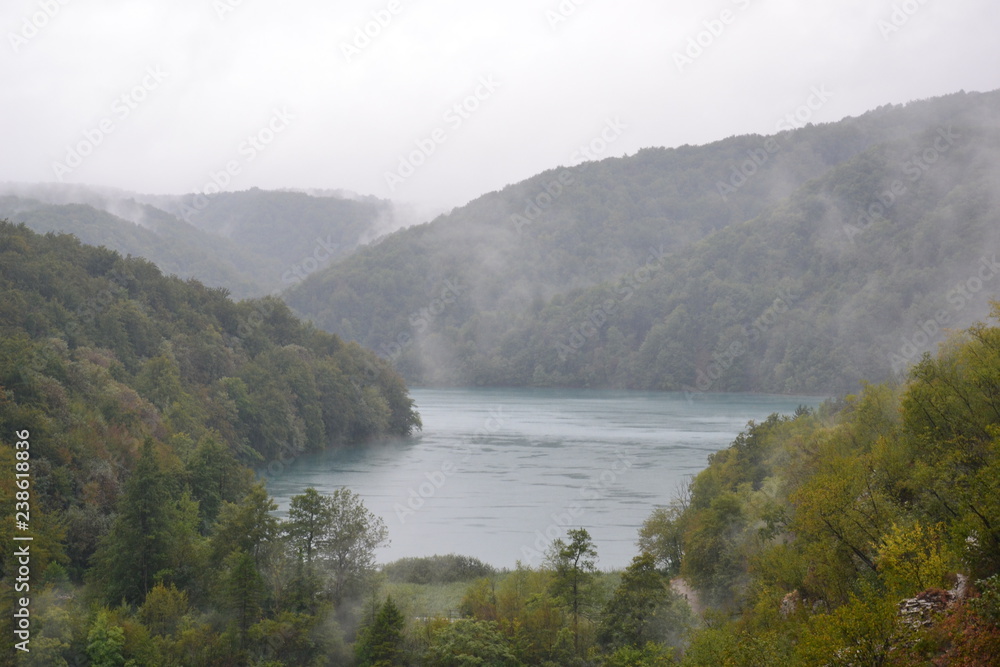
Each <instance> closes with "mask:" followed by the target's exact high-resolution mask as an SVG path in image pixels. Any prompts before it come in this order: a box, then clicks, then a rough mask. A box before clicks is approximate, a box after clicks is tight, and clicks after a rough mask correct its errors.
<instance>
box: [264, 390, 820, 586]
mask: <svg viewBox="0 0 1000 667" xmlns="http://www.w3.org/2000/svg"><path fill="white" fill-rule="evenodd" d="M411 396H412V397H413V398H414V400H415V401H416V405H417V409H418V410H419V411H420V415H421V418H422V419H423V423H424V428H423V431H422V432H420V433H418V434H417V435H415V436H414V437H412V438H406V439H399V440H393V441H390V442H385V443H379V444H374V445H367V446H361V447H351V448H346V447H345V448H337V449H332V450H329V451H326V452H321V453H312V454H307V455H303V456H300V457H298V458H297V459H295V460H294V461H291V462H290V463H289V464H288V465H286V466H282V467H281V469H280V470H278V471H277V472H272V473H270V474H268V475H267V477H266V479H267V485H268V491H269V492H270V493H271V495H272V496H273V497H274V499H275V501H276V502H277V503H278V506H279V514H280V515H281V516H282V517H283V516H284V515H285V513H286V512H287V509H288V504H289V500H290V498H291V497H292V496H294V495H297V494H300V493H302V491H303V490H304V489H306V488H307V487H310V486H312V487H315V488H316V489H317V490H318V491H319V492H320V493H329V492H332V491H333V490H334V489H337V488H340V487H343V486H346V487H348V488H350V489H351V490H352V491H354V492H356V493H358V494H360V495H361V496H362V498H363V499H364V502H365V505H366V506H367V507H368V509H369V510H371V511H372V512H374V513H375V514H377V515H379V516H381V517H382V518H383V520H384V521H385V524H386V526H387V528H388V530H389V537H390V539H391V541H392V544H391V545H390V547H389V548H387V549H383V550H381V551H380V552H379V554H378V558H379V561H380V562H388V561H391V560H395V559H397V558H403V557H406V556H429V555H433V554H448V553H457V554H462V555H467V556H475V557H477V558H480V559H482V560H484V561H486V562H488V563H490V564H492V565H495V566H497V567H513V566H514V565H515V563H516V562H517V561H518V560H520V561H521V562H523V563H525V564H526V565H532V566H537V565H539V564H541V562H542V560H543V559H544V552H545V549H546V548H547V546H548V544H549V543H550V542H551V541H552V539H554V538H556V537H564V536H565V534H566V530H567V529H568V528H578V527H581V526H582V527H584V528H586V529H587V530H588V531H589V533H590V535H591V537H592V538H593V540H594V542H595V544H596V547H597V553H598V563H597V564H598V567H599V568H601V569H612V568H621V567H624V566H626V565H628V563H629V562H630V561H631V560H632V557H633V556H634V555H635V554H636V553H637V551H636V547H635V541H636V538H637V536H638V530H639V527H640V526H641V525H642V522H643V521H644V520H645V519H646V518H647V517H648V516H649V514H650V512H651V511H652V510H653V509H654V508H655V507H656V506H658V505H664V504H666V503H668V502H669V501H670V499H671V498H672V497H673V496H674V495H675V494H676V491H677V489H678V488H679V486H680V485H681V484H683V483H684V481H685V480H687V479H688V478H690V477H691V476H693V475H695V474H696V473H698V471H700V470H702V469H703V468H704V467H705V466H706V465H707V457H708V455H709V454H710V453H711V452H714V451H717V450H719V449H723V448H725V447H727V446H728V445H729V444H730V443H731V442H732V440H733V439H734V438H735V437H736V435H737V434H738V433H739V432H740V431H742V430H743V429H744V428H745V427H746V425H747V422H748V421H749V420H751V419H752V420H756V421H762V420H763V419H765V418H766V417H767V416H768V415H769V414H771V413H772V412H779V413H782V414H791V413H792V412H794V411H795V408H796V406H798V405H800V404H805V405H809V406H811V407H815V406H817V405H819V403H820V402H821V401H822V400H823V399H822V398H817V397H805V396H773V395H759V394H697V395H695V396H693V397H690V398H689V397H686V396H685V395H684V394H680V393H654V392H636V391H598V390H563V389H482V388H473V389H420V388H417V389H413V390H411Z"/></svg>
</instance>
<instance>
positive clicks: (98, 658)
mask: <svg viewBox="0 0 1000 667" xmlns="http://www.w3.org/2000/svg"><path fill="white" fill-rule="evenodd" d="M124 646H125V631H124V630H123V629H122V628H121V626H118V625H115V624H114V623H113V622H112V621H111V619H110V615H109V614H108V612H107V611H106V610H103V609H102V610H101V611H99V612H97V617H96V618H95V619H94V622H93V624H92V625H91V626H90V631H89V632H88V633H87V657H88V658H90V664H91V665H93V666H94V667H119V666H120V665H124V664H125V656H124V655H122V649H123V647H124Z"/></svg>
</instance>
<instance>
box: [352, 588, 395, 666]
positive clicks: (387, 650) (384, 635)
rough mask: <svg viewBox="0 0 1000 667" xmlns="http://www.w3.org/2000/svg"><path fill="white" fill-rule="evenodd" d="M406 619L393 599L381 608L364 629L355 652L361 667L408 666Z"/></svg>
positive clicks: (386, 601) (388, 600)
mask: <svg viewBox="0 0 1000 667" xmlns="http://www.w3.org/2000/svg"><path fill="white" fill-rule="evenodd" d="M405 626H406V619H405V618H404V617H403V614H402V612H401V611H399V607H397V606H396V604H395V603H394V602H393V601H392V598H391V597H388V598H386V600H385V602H384V603H383V604H382V605H381V606H380V607H379V610H378V613H377V614H376V615H375V620H374V622H372V624H371V625H369V626H367V627H366V628H364V629H363V630H362V631H361V632H360V634H359V636H358V643H357V645H356V646H355V649H354V652H355V655H356V656H357V658H358V665H359V666H360V667H395V666H396V665H404V664H406V660H405V651H404V649H403V640H404V637H403V629H404V627H405Z"/></svg>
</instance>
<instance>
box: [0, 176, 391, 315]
mask: <svg viewBox="0 0 1000 667" xmlns="http://www.w3.org/2000/svg"><path fill="white" fill-rule="evenodd" d="M0 193H5V196H0V217H5V218H8V219H10V220H11V221H12V222H15V223H20V222H23V223H25V224H26V225H28V227H30V228H31V229H33V230H34V231H37V232H42V233H44V232H50V231H54V232H64V233H70V234H74V235H76V236H77V238H79V239H80V240H81V241H83V242H84V243H87V244H90V245H103V246H106V247H107V248H109V249H111V250H116V251H118V252H119V253H121V254H123V255H132V256H135V257H143V258H145V259H148V260H150V261H151V262H153V263H154V264H156V265H157V266H158V267H159V268H160V269H161V270H162V271H163V272H164V273H167V274H174V275H177V276H180V277H181V278H194V279H196V280H198V281H200V282H202V283H204V284H206V285H208V286H210V287H225V288H226V289H227V290H229V292H230V293H231V294H233V295H234V296H235V297H237V298H248V297H260V296H264V295H266V294H273V293H276V292H278V291H280V290H282V289H285V288H287V287H289V286H291V285H294V284H295V283H297V282H300V281H301V280H303V279H305V278H306V276H308V275H309V274H310V273H313V272H315V271H316V270H318V269H320V268H322V267H325V266H327V265H329V264H331V263H332V262H335V261H337V260H339V259H341V258H342V257H345V256H347V255H349V254H350V253H351V252H353V251H354V250H355V249H356V248H357V247H358V246H359V245H363V244H366V243H369V242H371V241H372V240H374V239H376V238H378V237H379V236H380V235H382V234H384V233H386V232H388V231H390V230H393V229H396V228H398V227H400V226H403V225H404V224H407V222H406V221H407V219H408V218H407V214H406V213H405V212H403V211H402V209H400V208H399V207H395V206H393V205H392V204H390V202H387V201H385V200H380V199H376V198H375V197H359V196H357V195H352V194H351V193H342V192H321V193H315V194H307V193H304V192H291V191H265V190H260V189H257V188H253V189H251V190H247V191H244V192H224V193H216V194H212V195H207V196H206V195H194V194H191V195H175V196H167V195H141V194H138V193H132V192H125V191H120V190H114V189H108V188H88V187H85V186H70V185H57V184H9V183H8V184H3V185H0Z"/></svg>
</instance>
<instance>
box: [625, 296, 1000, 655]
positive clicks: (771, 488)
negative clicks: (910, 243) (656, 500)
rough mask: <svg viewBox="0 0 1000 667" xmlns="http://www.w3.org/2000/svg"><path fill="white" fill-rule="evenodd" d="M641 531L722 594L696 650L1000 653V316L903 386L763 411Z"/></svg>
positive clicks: (694, 579)
mask: <svg viewBox="0 0 1000 667" xmlns="http://www.w3.org/2000/svg"><path fill="white" fill-rule="evenodd" d="M993 317H994V319H998V318H1000V304H996V305H995V307H994V310H993ZM640 546H641V547H642V548H643V549H644V550H645V551H646V552H647V553H649V554H650V555H653V556H654V557H655V560H656V563H657V564H658V567H659V568H661V569H662V570H663V571H664V572H665V573H666V574H668V575H670V576H674V575H677V574H680V575H681V576H683V577H684V578H685V579H686V580H687V582H688V583H690V584H691V585H693V586H694V587H695V588H696V589H698V590H699V591H700V592H701V594H702V596H703V598H705V599H706V600H707V601H708V602H710V603H711V604H712V605H714V606H715V607H716V609H717V612H716V613H715V614H714V615H713V614H710V615H709V617H708V622H706V623H705V624H704V625H703V626H702V627H701V628H700V629H699V630H697V631H695V632H694V633H693V634H692V635H691V637H690V643H689V645H687V646H686V647H685V651H684V659H683V661H682V664H685V665H720V664H727V665H830V664H844V665H847V664H863V665H988V664H995V660H996V658H997V656H1000V327H998V326H997V325H996V324H993V325H992V326H989V325H982V324H980V325H976V326H974V327H972V328H971V329H969V330H968V331H967V332H964V333H963V334H961V335H956V336H954V337H953V338H952V339H951V340H950V341H949V343H948V344H947V345H946V346H944V347H943V348H942V350H941V351H940V353H939V354H937V355H936V356H934V357H931V356H929V355H927V356H925V357H924V358H922V359H921V360H920V361H919V363H917V365H916V366H915V367H914V368H913V369H912V370H911V372H910V373H909V375H908V377H907V379H906V381H905V382H904V383H903V384H899V385H894V384H882V385H868V386H866V387H865V388H864V391H862V392H861V393H859V394H857V395H852V396H847V397H846V398H845V399H843V400H841V401H839V402H838V403H837V404H830V405H827V406H826V408H824V409H823V410H821V411H820V412H819V413H818V414H802V415H799V416H797V417H796V418H794V419H793V418H789V417H779V416H777V415H773V416H771V417H770V418H769V419H767V420H766V421H764V422H761V423H758V424H751V425H750V427H749V428H748V429H747V430H746V431H745V432H744V433H743V434H742V435H740V437H739V438H737V439H736V441H735V442H734V443H733V445H732V446H731V447H730V448H729V449H727V450H724V451H721V452H719V453H717V454H714V455H712V456H711V457H710V460H709V466H708V468H707V469H706V470H704V471H703V472H701V473H700V474H699V475H698V476H697V477H695V479H694V480H693V482H692V484H691V485H690V488H689V490H688V492H687V493H683V494H681V495H680V496H679V497H677V498H675V499H674V500H673V501H672V502H671V503H669V504H668V505H666V506H665V507H663V508H661V509H659V510H657V511H656V512H654V514H653V515H652V516H651V517H650V519H649V520H648V521H647V522H646V524H645V526H644V527H643V530H642V537H641V539H640Z"/></svg>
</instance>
